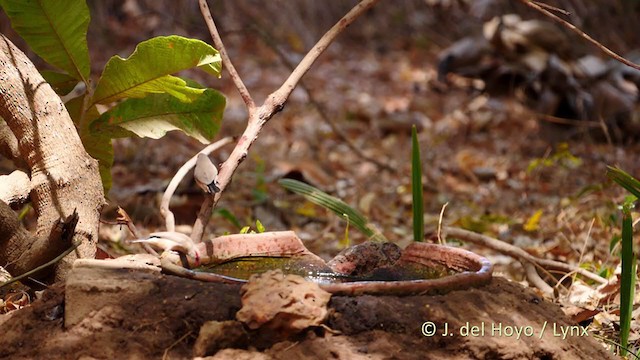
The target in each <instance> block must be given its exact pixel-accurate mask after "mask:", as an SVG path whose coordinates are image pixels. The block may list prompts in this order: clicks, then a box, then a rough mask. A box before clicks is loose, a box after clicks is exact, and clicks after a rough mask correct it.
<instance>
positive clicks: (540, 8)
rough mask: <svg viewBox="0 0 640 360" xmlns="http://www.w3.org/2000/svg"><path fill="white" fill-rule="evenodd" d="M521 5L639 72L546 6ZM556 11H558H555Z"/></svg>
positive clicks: (637, 66) (528, 3)
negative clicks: (537, 12)
mask: <svg viewBox="0 0 640 360" xmlns="http://www.w3.org/2000/svg"><path fill="white" fill-rule="evenodd" d="M519 1H520V2H521V3H523V4H525V5H527V6H528V7H530V8H533V9H535V10H538V11H539V12H541V13H542V14H543V15H545V16H547V17H549V18H551V19H553V20H554V21H556V22H557V23H559V24H561V25H562V26H564V27H566V28H567V29H569V30H571V31H573V32H574V33H576V34H578V35H580V36H581V37H582V38H583V39H585V40H587V41H588V42H590V43H592V44H593V45H595V46H596V47H597V48H598V49H600V50H601V51H602V52H603V53H605V54H607V55H608V56H610V57H612V58H614V59H616V60H618V61H619V62H621V63H623V64H625V65H627V66H630V67H632V68H634V69H637V70H640V65H638V64H635V63H633V62H631V61H629V60H627V59H625V58H623V57H622V56H620V55H618V54H616V53H615V52H613V51H612V50H609V48H607V47H606V46H604V45H602V44H601V43H600V42H598V40H596V39H594V38H592V37H591V36H589V35H587V34H586V33H585V32H584V31H582V30H580V29H578V28H577V27H576V26H575V25H573V24H572V23H570V22H568V21H566V20H564V19H562V18H560V17H558V16H557V15H556V14H554V13H552V12H550V11H549V10H547V9H545V7H548V5H545V6H544V7H543V6H541V4H539V3H538V2H536V1H530V0H519ZM556 11H558V10H556Z"/></svg>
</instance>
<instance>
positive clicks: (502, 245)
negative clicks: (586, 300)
mask: <svg viewBox="0 0 640 360" xmlns="http://www.w3.org/2000/svg"><path fill="white" fill-rule="evenodd" d="M444 231H445V233H446V234H447V235H450V236H453V237H455V238H458V239H460V240H462V241H467V242H470V243H474V244H476V245H480V246H484V247H487V248H489V249H492V250H495V251H498V252H500V253H502V254H505V255H509V256H511V257H514V258H516V259H519V260H520V261H522V263H523V264H524V263H526V262H529V263H533V264H536V265H538V266H540V267H542V268H545V269H549V270H562V271H567V272H574V271H575V272H576V273H578V274H580V275H582V276H584V277H586V278H588V279H591V280H593V281H596V282H598V283H600V284H606V283H607V279H605V278H603V277H601V276H599V275H597V274H594V273H592V272H590V271H588V270H586V269H583V268H581V267H579V266H572V265H569V264H565V263H563V262H560V261H555V260H548V259H540V258H537V257H535V256H533V255H531V254H529V253H528V252H526V251H524V250H522V249H521V248H519V247H517V246H513V245H510V244H507V243H506V242H504V241H500V240H498V239H494V238H492V237H489V236H486V235H482V234H478V233H474V232H471V231H467V230H463V229H458V228H454V227H445V228H444Z"/></svg>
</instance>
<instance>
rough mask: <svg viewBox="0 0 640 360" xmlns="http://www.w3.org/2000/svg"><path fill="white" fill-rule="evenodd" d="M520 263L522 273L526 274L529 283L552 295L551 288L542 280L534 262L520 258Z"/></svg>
mask: <svg viewBox="0 0 640 360" xmlns="http://www.w3.org/2000/svg"><path fill="white" fill-rule="evenodd" d="M520 263H521V264H522V267H523V268H524V273H525V274H526V275H527V280H528V281H529V284H531V285H533V286H535V287H537V288H538V289H540V290H541V291H542V292H543V293H545V294H547V295H553V288H552V287H551V286H549V284H547V283H546V282H545V281H544V280H542V278H541V277H540V274H538V270H536V266H535V264H533V263H530V262H528V261H525V260H521V261H520Z"/></svg>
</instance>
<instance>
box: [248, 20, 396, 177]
mask: <svg viewBox="0 0 640 360" xmlns="http://www.w3.org/2000/svg"><path fill="white" fill-rule="evenodd" d="M251 19H252V21H253V22H254V27H255V28H256V32H257V33H258V35H260V38H261V39H262V41H263V42H264V43H265V44H266V45H267V46H269V47H270V48H271V49H272V50H273V52H274V53H275V54H276V55H278V57H279V58H280V61H281V62H282V63H283V64H284V65H285V66H286V67H287V68H288V69H289V71H293V70H294V69H295V67H294V65H293V63H291V61H290V60H289V59H288V58H287V56H286V55H285V54H284V53H283V52H282V50H280V48H278V45H277V44H275V42H274V41H273V39H272V38H271V36H270V35H269V34H268V33H266V31H264V30H263V29H262V28H260V27H258V26H257V25H255V24H257V22H258V19H255V18H254V17H253V16H251ZM300 87H301V88H302V89H303V90H304V91H305V92H306V93H307V96H308V97H309V103H310V104H311V106H313V107H314V109H315V110H316V112H317V113H318V115H319V116H320V118H321V119H322V120H323V121H324V122H325V123H326V124H327V125H329V127H330V128H331V131H333V133H334V134H335V135H336V136H337V137H338V139H340V141H342V142H343V143H345V144H346V145H347V147H348V148H349V149H351V151H353V153H354V154H355V155H356V156H358V157H359V158H361V159H363V160H365V161H369V162H371V163H373V164H375V165H376V166H378V167H379V168H381V169H385V170H388V171H391V172H393V171H395V169H394V168H393V167H392V166H390V165H387V164H386V163H384V162H382V161H380V160H378V159H377V158H375V157H373V156H369V155H367V154H365V153H364V152H363V151H362V150H360V148H358V147H357V146H356V145H355V144H354V143H353V141H351V139H350V138H349V136H348V135H347V134H345V132H344V131H342V129H340V128H339V127H338V125H336V123H335V122H334V121H333V120H332V119H331V118H330V117H329V115H327V110H326V109H325V107H324V106H323V105H322V104H321V103H320V102H319V101H318V100H316V98H315V96H314V94H313V92H312V90H311V87H309V86H308V85H307V82H306V81H305V80H303V79H301V80H300Z"/></svg>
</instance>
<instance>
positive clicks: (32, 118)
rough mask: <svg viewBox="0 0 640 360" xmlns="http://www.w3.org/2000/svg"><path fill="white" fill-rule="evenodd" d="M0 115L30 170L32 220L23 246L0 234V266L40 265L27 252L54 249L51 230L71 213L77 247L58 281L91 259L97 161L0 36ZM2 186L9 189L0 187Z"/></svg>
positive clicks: (18, 269) (99, 193)
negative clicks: (75, 222) (32, 231)
mask: <svg viewBox="0 0 640 360" xmlns="http://www.w3.org/2000/svg"><path fill="white" fill-rule="evenodd" d="M0 116H1V117H2V118H4V120H5V121H6V123H7V125H8V126H9V128H10V129H11V132H12V133H13V134H14V135H15V137H16V139H18V148H19V151H20V155H21V157H22V159H24V160H25V162H26V164H27V167H28V168H29V169H30V170H31V192H30V199H31V202H32V205H33V207H34V209H35V211H36V213H37V215H38V225H37V229H36V231H35V234H34V235H35V236H32V237H30V238H29V239H30V240H29V241H28V243H24V241H17V240H16V239H20V238H22V239H24V237H14V238H12V239H7V238H6V237H3V234H0V248H2V249H3V250H5V251H3V252H2V253H0V263H2V264H6V263H10V264H11V266H10V267H9V268H8V270H9V271H12V270H13V275H14V276H15V275H19V274H21V273H24V272H26V271H28V270H31V269H32V268H33V267H35V266H37V265H40V264H42V263H43V262H45V261H46V260H44V259H42V255H41V254H42V252H41V251H37V252H33V251H30V249H34V250H35V249H43V248H48V247H51V248H57V247H59V244H57V245H58V246H56V244H51V243H49V234H50V232H51V229H52V227H53V226H54V225H55V224H56V222H57V221H58V220H59V219H61V218H65V217H67V216H69V215H70V214H72V213H73V211H74V209H77V212H78V214H79V218H80V219H79V222H78V225H77V228H76V233H75V235H74V241H76V242H77V241H82V244H81V245H80V246H79V247H78V249H77V251H75V253H73V254H70V255H69V256H67V257H66V258H65V259H64V260H63V261H62V262H60V263H59V264H58V266H57V269H56V279H62V278H64V276H65V274H66V272H67V271H68V270H69V269H70V266H71V264H72V262H73V261H74V260H75V258H77V257H83V258H87V257H89V258H92V257H93V256H94V255H95V251H96V242H97V240H98V236H97V234H98V220H99V217H100V209H101V208H102V206H103V204H104V193H103V190H102V184H101V181H100V174H99V172H98V162H97V161H96V160H94V159H93V158H91V157H90V156H89V155H88V154H87V152H86V151H85V150H84V147H83V146H82V143H81V141H80V137H79V136H78V132H77V130H76V128H75V126H74V124H73V121H72V120H71V117H70V116H69V114H68V113H67V110H66V108H65V106H64V104H63V103H62V101H61V100H60V97H59V96H58V95H57V94H56V93H55V92H54V91H53V90H52V89H51V86H50V85H49V84H48V83H46V82H45V80H44V79H43V78H42V76H41V75H40V73H39V72H38V71H37V70H36V68H35V66H34V65H33V64H32V63H31V61H30V60H29V59H28V58H27V57H26V55H25V54H24V53H23V52H22V51H20V50H19V49H18V48H17V47H15V45H13V44H12V43H11V42H10V41H9V40H8V39H7V38H6V37H5V36H3V35H1V34H0ZM5 186H9V185H8V184H3V183H0V187H5ZM2 221H6V219H0V222H2ZM32 254H40V255H38V256H32ZM43 260H44V261H43Z"/></svg>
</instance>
